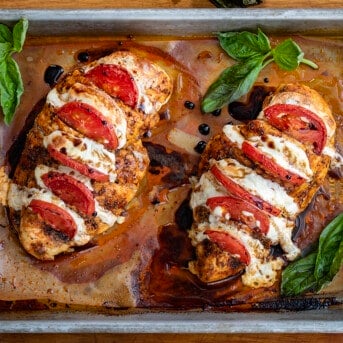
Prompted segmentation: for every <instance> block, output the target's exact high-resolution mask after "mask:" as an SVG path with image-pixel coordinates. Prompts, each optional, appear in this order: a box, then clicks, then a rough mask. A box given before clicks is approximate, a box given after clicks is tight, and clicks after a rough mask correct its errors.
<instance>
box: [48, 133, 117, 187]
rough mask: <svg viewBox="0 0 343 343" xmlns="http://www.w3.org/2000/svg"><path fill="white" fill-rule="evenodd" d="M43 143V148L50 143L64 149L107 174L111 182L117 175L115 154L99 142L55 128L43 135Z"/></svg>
mask: <svg viewBox="0 0 343 343" xmlns="http://www.w3.org/2000/svg"><path fill="white" fill-rule="evenodd" d="M43 144H44V147H45V148H47V147H48V146H49V145H50V144H51V145H52V146H54V147H55V148H56V149H57V150H60V149H64V150H65V154H66V155H67V156H69V157H70V158H71V159H73V160H77V161H81V162H82V163H84V164H86V165H88V166H89V167H91V168H94V169H96V170H98V171H100V172H102V173H104V174H106V175H108V176H109V179H110V181H111V182H114V181H115V179H116V177H117V174H116V170H115V154H114V153H113V152H111V151H109V150H107V149H106V148H105V147H104V146H103V145H102V144H100V143H97V142H95V141H93V140H91V139H88V138H86V137H83V138H79V137H75V136H72V135H70V134H67V133H65V132H62V131H59V130H56V131H54V132H52V133H51V134H49V135H48V136H45V137H44V139H43Z"/></svg>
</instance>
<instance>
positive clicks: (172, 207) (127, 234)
mask: <svg viewBox="0 0 343 343" xmlns="http://www.w3.org/2000/svg"><path fill="white" fill-rule="evenodd" d="M278 39H279V38H277V37H276V38H274V40H278ZM105 43H106V44H105ZM105 43H104V45H106V47H105V48H103V47H102V48H99V49H87V47H88V45H87V44H89V42H87V43H85V42H83V43H79V45H80V46H78V45H77V44H75V43H74V42H73V44H71V45H70V46H68V45H67V46H66V47H61V45H63V43H58V44H55V45H53V46H52V47H51V46H50V49H47V52H45V54H46V55H45V59H46V60H47V63H46V66H47V65H50V64H57V65H62V66H63V68H64V69H65V70H67V69H68V67H70V66H71V65H72V64H74V63H77V58H78V56H79V58H80V56H82V59H83V60H84V59H85V56H86V57H87V60H88V61H91V60H94V59H96V58H99V57H101V56H103V55H106V54H108V53H110V52H111V51H113V50H114V49H119V48H120V49H122V48H126V47H127V48H132V47H133V48H134V49H139V50H141V51H145V53H146V54H150V55H152V56H157V60H159V61H163V62H162V65H164V66H165V67H166V69H167V71H168V72H169V73H171V74H172V77H173V79H174V86H175V88H174V94H173V96H172V98H171V100H170V102H169V104H168V105H167V106H166V107H164V108H163V109H162V110H161V122H160V124H159V125H158V127H157V128H155V129H154V130H153V131H152V132H151V133H148V134H147V135H146V138H145V139H144V145H145V147H146V148H147V150H148V152H149V157H150V161H151V162H150V167H149V170H148V173H147V176H146V179H145V181H144V182H143V184H142V186H141V190H140V193H139V195H138V197H137V198H136V199H135V200H134V201H133V202H132V204H131V205H130V207H129V209H128V211H127V219H126V221H125V222H124V224H121V225H117V226H115V227H114V228H113V229H110V230H109V231H108V232H106V233H105V234H103V235H101V236H99V237H97V238H96V239H94V240H93V241H92V242H91V243H90V244H89V245H87V246H86V247H83V248H82V249H80V250H79V251H75V252H73V253H71V254H68V255H64V256H59V257H57V258H56V260H55V261H53V262H39V261H36V260H34V259H28V260H26V262H25V263H28V264H29V265H30V267H28V269H27V270H25V269H24V270H22V271H21V273H22V274H23V275H25V273H29V271H30V268H32V266H33V268H35V269H37V270H39V273H40V272H42V273H43V275H53V276H54V277H56V278H57V279H58V280H59V281H58V282H60V283H61V284H62V285H64V287H66V289H67V290H69V289H73V290H74V289H75V288H74V287H76V289H78V288H77V287H79V291H80V292H90V296H89V299H88V300H86V304H87V305H99V304H102V305H105V306H109V307H111V306H114V307H117V306H118V303H119V304H124V305H122V306H125V301H123V302H120V301H118V300H116V301H115V302H114V303H112V302H111V301H113V300H112V299H109V298H108V296H106V295H105V293H106V292H107V290H108V289H109V288H110V287H113V286H112V284H111V283H109V284H108V285H107V284H106V282H104V284H101V281H102V280H103V279H104V278H106V277H107V275H109V273H115V272H116V270H117V269H116V268H118V267H119V266H121V265H126V264H129V263H130V261H132V260H134V261H137V262H136V264H135V266H134V267H133V268H132V269H130V272H129V273H128V274H129V275H130V277H131V278H130V282H129V286H128V287H129V288H130V290H131V291H132V293H133V294H134V297H135V298H136V305H138V306H143V307H172V308H195V307H203V308H206V307H213V306H215V307H220V308H226V309H234V308H235V306H241V307H242V308H249V306H250V305H249V304H251V303H253V302H259V301H263V300H265V299H275V298H276V297H277V295H278V292H279V291H278V287H279V285H278V283H276V284H274V285H273V286H272V287H270V288H269V289H256V290H251V289H248V288H247V287H244V286H243V285H242V283H241V280H240V277H239V276H237V277H235V278H233V279H229V280H223V281H222V282H218V283H216V284H202V283H201V282H200V281H199V280H198V279H197V278H195V277H194V276H193V275H192V274H191V273H190V272H189V271H188V270H187V265H188V261H190V260H192V259H193V257H194V256H193V249H192V246H191V243H190V241H189V239H188V236H187V229H188V228H189V227H190V225H191V222H192V218H191V212H190V210H189V207H188V203H187V199H188V195H189V191H190V185H189V181H188V180H189V177H190V176H192V175H195V174H196V167H197V162H198V158H199V154H197V153H196V152H194V154H188V153H187V152H185V150H183V149H182V148H181V147H177V146H175V145H173V144H171V143H169V142H168V140H167V139H166V136H167V133H168V132H169V130H170V129H171V128H172V127H177V128H180V129H181V130H184V131H185V132H187V133H189V134H192V135H194V136H196V137H198V139H199V142H203V143H200V144H199V145H203V144H206V142H207V141H208V139H210V138H211V137H212V136H213V135H214V134H216V133H217V132H219V130H221V127H222V126H223V125H224V124H226V123H227V122H230V121H234V122H237V119H239V120H248V119H252V118H254V117H255V116H256V113H257V112H258V110H256V108H257V109H259V108H260V104H261V101H262V100H263V98H264V96H265V95H266V94H268V92H269V91H270V90H271V89H273V87H276V86H277V85H278V84H279V83H280V82H295V81H296V80H304V81H308V80H312V81H311V82H307V84H308V85H309V86H312V87H313V88H315V89H317V90H318V91H319V92H320V93H321V94H322V95H323V96H324V97H325V98H326V99H327V101H328V102H329V103H330V105H331V106H332V107H333V112H334V113H342V107H343V105H342V103H341V101H340V100H339V98H338V95H337V94H338V93H339V91H342V89H340V87H341V86H340V84H339V80H337V78H336V75H335V72H334V69H330V68H331V66H332V63H331V62H330V58H331V55H330V54H338V52H339V48H337V47H336V46H335V45H334V44H333V45H332V43H331V41H330V42H329V43H327V49H328V53H327V55H324V56H322V55H321V56H319V55H315V52H316V51H318V49H319V48H318V44H319V43H318V42H316V41H315V40H314V41H312V40H306V39H303V38H301V37H300V38H298V43H299V44H301V45H302V48H303V49H304V50H305V52H307V53H308V54H309V56H308V57H309V58H311V59H314V60H315V61H316V62H318V63H319V64H321V67H322V69H323V71H322V72H321V73H320V72H319V73H318V72H314V71H312V70H310V69H306V68H305V69H302V71H301V72H300V71H296V72H291V73H288V74H287V73H285V72H282V71H280V70H278V69H277V68H276V67H273V66H268V68H266V71H265V72H263V73H262V74H261V75H260V76H259V78H258V80H257V83H258V85H259V87H258V88H256V89H255V90H254V91H253V92H252V95H251V96H250V97H247V99H246V100H244V99H242V103H243V105H242V103H241V104H234V107H235V109H234V114H233V117H231V116H229V115H228V112H227V108H224V109H223V110H222V111H221V113H215V114H202V113H200V99H201V94H203V93H204V92H205V90H206V89H207V87H208V86H209V84H210V83H211V82H212V81H214V79H215V77H216V75H218V74H219V72H220V71H221V70H222V69H223V68H225V67H226V66H227V64H228V63H229V60H228V59H227V58H226V57H225V56H223V54H222V52H221V51H220V50H219V48H218V46H217V44H216V41H215V40H214V39H211V38H209V39H194V40H173V41H171V42H169V41H167V40H166V41H164V40H162V41H151V40H148V39H147V40H146V41H144V40H143V41H142V42H139V43H143V44H144V45H145V46H147V45H149V46H154V48H145V47H141V46H138V45H136V43H135V42H132V41H130V40H129V41H123V42H122V41H118V42H117V43H111V45H109V44H108V42H105ZM93 46H101V44H100V43H99V42H96V43H94V42H93ZM155 47H156V48H160V49H162V51H160V50H158V49H156V48H155ZM37 49H38V48H37V47H35V46H34V45H33V46H32V47H30V48H29V49H28V52H26V55H24V56H26V58H27V57H28V56H30V54H37V55H39V54H40V52H37ZM63 49H70V51H72V53H70V54H69V55H67V56H65V57H64V59H63V58H62V57H60V56H59V54H58V53H55V54H53V56H48V51H50V52H51V51H55V50H56V51H62V50H63ZM163 51H164V52H163ZM204 51H211V53H210V54H207V53H206V54H204V53H203V52H204ZM311 54H312V55H311ZM24 56H22V57H21V58H23V59H24V58H25V57H24ZM80 59H81V58H80ZM20 62H21V64H22V65H25V63H27V60H26V61H25V60H21V61H20ZM179 62H181V64H180V63H179ZM160 63H161V62H160ZM46 66H45V67H46ZM38 67H40V68H42V65H41V66H38ZM41 72H42V71H41ZM43 73H44V70H43ZM328 75H329V76H328ZM30 77H32V76H31V74H30V73H29V72H27V74H25V78H26V79H25V80H26V82H27V83H28V82H29V80H30ZM266 77H268V80H269V82H268V84H266V83H265V82H264V81H263V80H264V79H265V78H266ZM37 78H38V77H37V76H35V77H34V80H35V82H34V85H36V87H37V83H38V84H39V83H40V82H41V83H42V82H44V80H43V77H42V78H41V80H39V81H37V80H36V79H37ZM29 89H30V87H29ZM28 92H29V90H28ZM43 95H44V89H43V90H41V93H39V92H37V91H36V93H35V98H37V101H38V100H39V98H40V97H41V96H43ZM28 97H29V95H28ZM30 108H32V105H31V106H30V102H29V101H28V100H26V99H25V100H24V101H23V105H22V108H21V110H20V113H28V112H29V111H30ZM34 112H35V113H37V109H36V110H35V111H34ZM35 113H34V114H35ZM34 114H33V116H34ZM166 114H167V115H166ZM336 119H337V126H338V134H337V136H338V137H343V127H342V126H343V120H342V116H336ZM204 123H206V124H207V125H208V126H209V129H210V133H209V134H204V131H202V132H199V126H200V125H201V124H204ZM22 125H23V118H22V117H21V118H20V117H18V119H16V122H15V123H14V124H13V127H21V126H22ZM29 125H30V123H28V126H29ZM11 132H12V136H13V132H15V129H14V128H11V129H10V133H8V135H11ZM206 132H207V130H206ZM22 141H23V137H22V136H19V139H18V140H17V142H16V144H15V145H13V147H12V149H11V150H10V152H9V154H8V162H9V163H10V164H11V165H12V167H13V166H14V165H15V164H16V162H17V161H16V158H14V156H17V155H18V154H19V153H20V151H19V150H20V146H22ZM18 142H19V143H18ZM339 145H340V147H341V146H342V142H341V141H340V142H339ZM3 148H6V145H4V147H3ZM7 149H8V146H7ZM335 176H336V177H335V178H331V177H327V179H326V181H325V183H324V185H323V186H322V188H321V191H320V192H318V195H317V196H316V197H315V199H314V200H313V202H312V203H311V205H310V207H309V209H308V210H307V211H306V212H305V213H304V215H301V216H299V218H298V221H297V228H296V229H295V230H294V239H295V241H296V242H297V244H298V245H299V246H300V248H301V249H303V250H304V251H306V250H307V249H308V248H309V247H310V246H311V245H312V244H314V242H315V241H316V240H317V239H318V236H319V234H320V232H321V230H322V229H323V227H324V225H326V223H328V222H329V221H330V220H331V219H332V218H333V217H334V216H335V215H336V214H337V213H339V212H340V211H342V208H343V204H342V202H341V201H342V200H341V199H342V198H343V196H342V179H341V178H340V177H338V178H337V173H335ZM339 199H340V200H339ZM17 249H18V251H20V247H18V248H17ZM275 252H276V253H277V247H276V248H275ZM137 254H138V256H139V258H138V259H137V257H135V256H136V255H137ZM14 259H15V258H14ZM13 263H14V264H13V267H12V269H11V268H9V271H8V273H9V274H10V273H11V271H12V272H13V273H14V271H15V270H16V269H15V268H16V263H18V262H17V261H16V260H14V261H13ZM44 273H46V274H44ZM125 275H126V274H125ZM52 280H53V278H52ZM119 280H120V279H119ZM87 284H89V285H93V284H97V287H99V289H100V290H102V292H103V293H104V295H103V296H98V295H97V296H96V297H95V299H96V300H94V299H92V291H91V287H92V286H89V287H88V288H90V289H88V288H87V286H85V285H87ZM78 285H79V286H78ZM28 289H29V287H28V288H27V289H26V288H25V287H24V292H26V293H25V294H27V298H30V294H31V293H30V291H29V290H28ZM49 289H54V282H53V281H51V288H49ZM43 292H44V290H43ZM9 293H10V292H9ZM12 293H13V294H16V293H15V291H14V289H13V290H12ZM31 296H32V294H31ZM69 296H70V295H68V297H69ZM15 297H16V295H14V296H13V297H10V296H9V297H8V299H15ZM19 297H20V295H17V298H19ZM41 297H42V298H46V296H45V297H44V296H43V294H41ZM68 297H66V296H64V295H58V294H57V295H56V296H55V297H54V296H53V295H52V293H51V292H50V294H49V295H48V298H54V299H55V300H56V301H60V302H62V303H63V302H64V303H66V302H68V301H67V300H66V299H70V298H68ZM71 297H72V299H73V300H72V302H73V303H76V304H77V303H81V302H82V303H84V301H83V300H82V301H81V300H80V299H79V298H78V296H77V295H73V296H71ZM87 301H88V302H87ZM128 303H129V302H128ZM111 304H112V305H111ZM244 304H245V305H244Z"/></svg>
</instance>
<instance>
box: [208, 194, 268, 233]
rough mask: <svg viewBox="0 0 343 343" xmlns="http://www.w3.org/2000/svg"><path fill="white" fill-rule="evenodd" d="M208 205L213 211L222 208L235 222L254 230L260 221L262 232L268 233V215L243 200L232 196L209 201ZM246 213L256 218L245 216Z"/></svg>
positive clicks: (214, 198)
mask: <svg viewBox="0 0 343 343" xmlns="http://www.w3.org/2000/svg"><path fill="white" fill-rule="evenodd" d="M206 205H207V206H209V208H210V209H211V210H214V209H215V208H216V207H217V206H220V207H222V208H223V209H224V211H225V213H229V214H230V217H231V218H232V219H233V220H237V221H241V222H242V223H244V224H246V225H248V226H249V227H250V228H252V229H254V228H255V227H256V226H257V225H256V221H257V220H258V221H259V222H260V231H261V232H262V233H264V234H266V233H268V230H269V217H268V215H267V214H266V213H265V212H263V211H262V210H260V209H259V208H257V207H256V206H254V205H252V204H251V203H249V202H247V201H245V200H243V199H241V198H235V197H232V196H218V197H213V198H209V199H207V201H206ZM244 212H249V213H251V214H252V215H253V216H254V218H252V217H251V216H247V215H245V214H244Z"/></svg>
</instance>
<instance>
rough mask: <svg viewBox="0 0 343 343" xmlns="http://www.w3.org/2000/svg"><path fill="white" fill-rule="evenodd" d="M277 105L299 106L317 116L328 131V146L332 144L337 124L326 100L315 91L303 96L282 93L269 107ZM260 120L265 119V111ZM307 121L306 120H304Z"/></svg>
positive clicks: (276, 95)
mask: <svg viewBox="0 0 343 343" xmlns="http://www.w3.org/2000/svg"><path fill="white" fill-rule="evenodd" d="M277 104H286V105H297V106H301V107H303V108H306V109H307V110H309V111H311V112H313V113H314V114H316V115H317V116H318V117H319V118H320V119H321V120H322V121H323V123H324V125H325V127H326V131H327V138H328V139H327V144H331V143H332V138H333V137H334V135H335V130H336V124H335V120H334V119H333V117H332V115H331V111H330V109H329V107H328V106H327V104H326V103H325V102H324V100H323V99H322V98H321V96H319V94H318V93H317V92H315V91H314V90H311V89H308V94H307V95H305V94H301V93H297V92H292V91H289V92H280V93H277V94H275V95H274V96H273V97H272V98H271V101H270V103H269V104H268V107H269V106H272V105H277ZM258 119H265V116H264V111H263V110H262V111H261V113H260V114H259V116H258ZM304 120H306V118H304Z"/></svg>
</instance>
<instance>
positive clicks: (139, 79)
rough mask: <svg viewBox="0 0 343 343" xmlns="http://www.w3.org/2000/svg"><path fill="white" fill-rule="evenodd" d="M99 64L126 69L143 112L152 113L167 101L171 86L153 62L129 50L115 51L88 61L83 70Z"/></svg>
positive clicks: (163, 73) (161, 70) (166, 77)
mask: <svg viewBox="0 0 343 343" xmlns="http://www.w3.org/2000/svg"><path fill="white" fill-rule="evenodd" d="M101 64H114V65H118V66H120V67H122V68H123V69H125V70H127V72H128V73H129V74H130V76H131V77H132V78H133V80H134V82H135V84H136V86H137V89H138V105H137V107H138V108H139V109H141V110H142V111H143V112H144V113H146V114H153V113H155V112H157V111H158V110H159V109H160V108H161V107H162V106H163V105H164V104H165V103H166V102H167V101H168V99H169V97H170V94H171V88H172V86H171V83H170V80H169V76H168V75H167V73H166V72H165V71H164V70H163V69H161V68H160V67H159V66H157V65H155V64H154V63H151V62H150V61H148V60H146V59H144V58H139V57H137V56H136V55H135V54H133V53H131V52H129V51H117V52H115V53H113V54H111V55H108V56H105V57H103V58H100V59H99V60H97V61H95V62H93V63H90V64H89V65H87V66H86V67H85V69H84V72H85V73H87V72H88V71H90V70H91V69H93V68H95V67H96V66H98V65H101Z"/></svg>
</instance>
